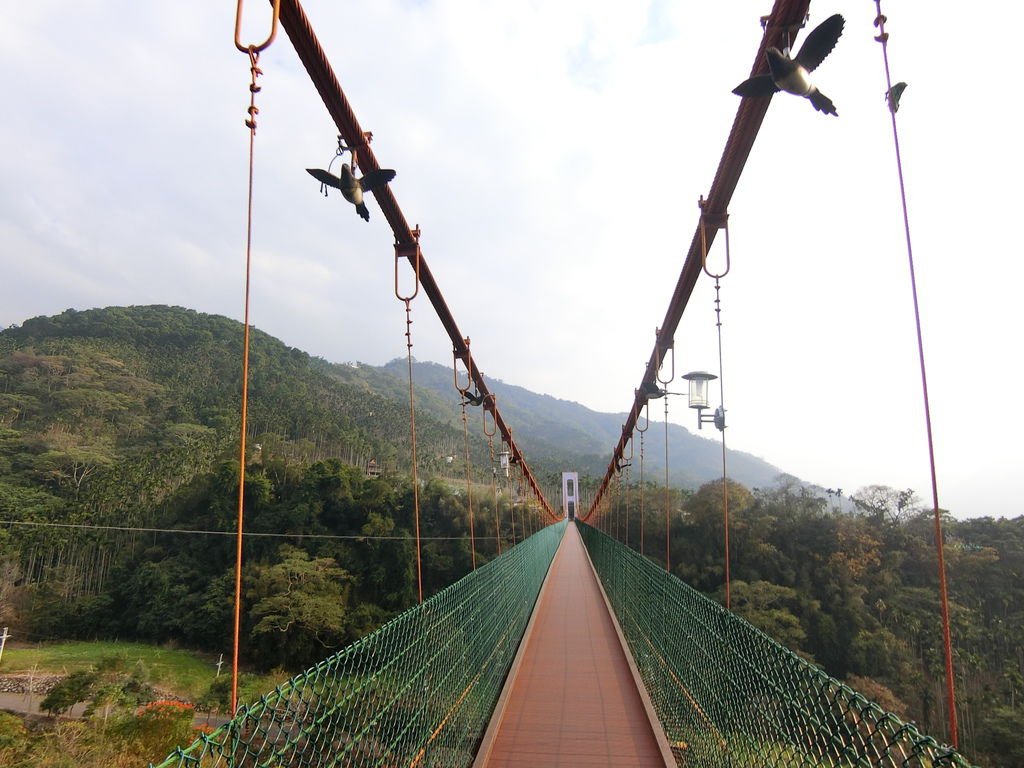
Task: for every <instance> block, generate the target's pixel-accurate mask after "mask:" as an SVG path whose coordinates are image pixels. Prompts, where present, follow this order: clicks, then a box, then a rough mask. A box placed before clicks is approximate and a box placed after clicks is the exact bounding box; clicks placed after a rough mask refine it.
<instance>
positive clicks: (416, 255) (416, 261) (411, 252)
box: [395, 224, 420, 303]
mask: <svg viewBox="0 0 1024 768" xmlns="http://www.w3.org/2000/svg"><path fill="white" fill-rule="evenodd" d="M412 237H413V239H412V241H411V242H409V241H406V242H404V243H395V298H397V299H398V300H399V301H404V302H406V303H408V302H410V301H412V300H413V299H415V298H416V297H417V296H418V295H419V292H420V227H419V224H417V225H416V229H414V230H412ZM402 257H405V258H406V259H408V260H409V262H410V263H411V264H412V265H413V271H414V272H415V273H416V288H415V290H414V291H413V292H412V295H410V296H403V295H402V292H401V290H400V289H399V287H398V260H399V259H400V258H402Z"/></svg>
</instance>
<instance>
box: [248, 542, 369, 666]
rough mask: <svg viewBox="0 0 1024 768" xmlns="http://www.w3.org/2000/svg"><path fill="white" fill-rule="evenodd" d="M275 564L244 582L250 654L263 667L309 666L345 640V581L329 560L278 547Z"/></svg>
mask: <svg viewBox="0 0 1024 768" xmlns="http://www.w3.org/2000/svg"><path fill="white" fill-rule="evenodd" d="M279 556H280V561H279V562H277V563H275V564H274V565H266V566H256V567H255V568H253V569H251V570H250V571H249V575H248V577H247V578H246V585H247V589H246V598H247V600H248V602H249V604H250V605H251V608H249V620H250V622H251V624H252V629H251V630H250V636H251V638H252V645H251V655H252V656H253V659H254V660H255V661H256V662H257V663H258V664H259V665H261V666H262V667H264V668H267V669H269V668H272V667H277V666H280V667H287V666H293V665H299V666H302V667H306V666H310V665H312V664H315V663H316V662H317V661H319V660H320V659H322V658H323V657H324V656H326V655H328V654H329V653H330V651H332V650H334V649H336V648H338V647H339V646H341V645H342V643H343V642H344V641H345V640H347V639H348V637H349V635H350V632H349V617H348V614H347V611H346V609H345V605H346V602H347V596H346V593H347V591H348V589H349V582H350V578H349V575H348V573H347V572H345V571H344V570H343V569H341V568H340V567H339V566H338V564H337V563H336V562H335V561H334V559H333V558H327V557H321V558H315V559H314V558H311V557H310V556H309V555H308V554H307V553H306V552H304V551H302V550H301V549H296V548H295V547H292V546H290V545H288V544H284V545H282V546H281V550H280V552H279Z"/></svg>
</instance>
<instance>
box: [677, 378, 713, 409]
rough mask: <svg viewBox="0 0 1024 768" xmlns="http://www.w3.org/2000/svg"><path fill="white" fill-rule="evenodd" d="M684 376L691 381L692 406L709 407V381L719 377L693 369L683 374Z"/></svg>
mask: <svg viewBox="0 0 1024 768" xmlns="http://www.w3.org/2000/svg"><path fill="white" fill-rule="evenodd" d="M683 378H684V379H686V380H687V381H688V382H690V392H689V395H690V407H691V408H707V407H708V382H709V381H714V380H715V379H717V378H718V377H717V376H715V375H714V374H711V373H705V372H704V371H693V372H692V373H688V374H686V375H685V376H683Z"/></svg>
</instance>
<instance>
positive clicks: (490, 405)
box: [483, 392, 498, 438]
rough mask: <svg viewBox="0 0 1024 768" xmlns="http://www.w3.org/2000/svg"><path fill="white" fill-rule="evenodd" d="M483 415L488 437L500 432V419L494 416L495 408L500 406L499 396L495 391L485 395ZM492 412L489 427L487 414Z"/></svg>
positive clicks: (485, 431) (485, 432)
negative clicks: (489, 426) (488, 426)
mask: <svg viewBox="0 0 1024 768" xmlns="http://www.w3.org/2000/svg"><path fill="white" fill-rule="evenodd" d="M483 405H484V407H483V417H484V434H485V435H487V437H488V438H491V437H494V436H495V435H496V434H498V420H497V419H496V418H495V417H494V410H495V408H497V407H498V397H497V395H495V394H494V393H493V392H488V393H487V395H485V396H484V403H483ZM488 413H490V414H491V428H490V429H488V428H487V414H488Z"/></svg>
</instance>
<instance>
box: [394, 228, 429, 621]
mask: <svg viewBox="0 0 1024 768" xmlns="http://www.w3.org/2000/svg"><path fill="white" fill-rule="evenodd" d="M412 234H413V242H412V243H395V297H396V298H397V299H398V300H399V301H402V302H404V303H405V348H406V357H407V359H408V364H409V434H410V441H411V445H410V448H411V450H412V500H413V515H414V518H415V521H416V591H417V593H418V595H419V602H421V603H422V602H423V555H422V548H421V546H420V483H419V478H418V477H417V474H416V465H417V464H418V459H417V454H416V395H415V392H414V390H413V380H412V307H411V304H412V300H413V299H415V298H416V297H417V296H418V295H419V292H420V228H419V226H417V227H416V229H414V230H413V232H412ZM402 257H405V258H407V259H409V261H410V263H412V265H413V272H414V273H415V276H416V285H415V290H413V292H412V293H411V294H409V295H408V296H404V295H402V293H401V291H400V290H399V289H398V260H399V259H400V258H402Z"/></svg>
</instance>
